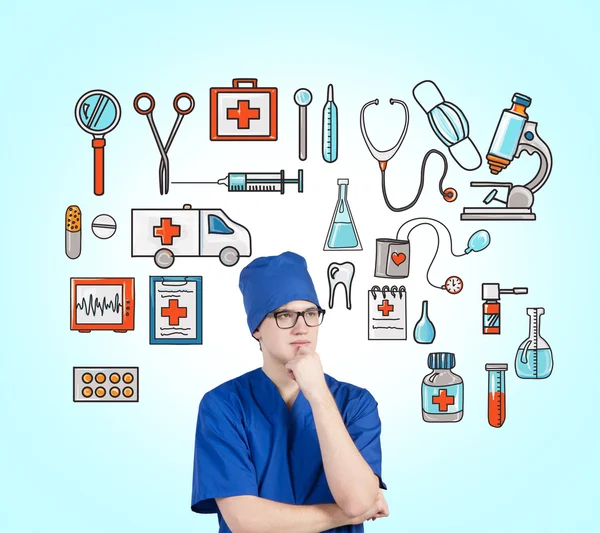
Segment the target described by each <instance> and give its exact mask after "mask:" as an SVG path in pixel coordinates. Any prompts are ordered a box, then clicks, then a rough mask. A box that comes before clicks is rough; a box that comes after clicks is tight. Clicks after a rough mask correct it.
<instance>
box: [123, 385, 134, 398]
mask: <svg viewBox="0 0 600 533" xmlns="http://www.w3.org/2000/svg"><path fill="white" fill-rule="evenodd" d="M123 395H124V396H126V397H127V398H131V397H132V396H133V389H132V388H131V387H125V388H124V389H123Z"/></svg>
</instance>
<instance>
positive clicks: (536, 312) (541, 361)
mask: <svg viewBox="0 0 600 533" xmlns="http://www.w3.org/2000/svg"><path fill="white" fill-rule="evenodd" d="M544 313H545V309H544V308H543V307H528V308H527V314H528V315H529V337H527V338H526V339H525V340H524V341H523V342H522V343H521V344H520V346H519V349H518V350H517V356H516V357H515V371H516V372H517V376H519V377H520V378H522V379H545V378H547V377H548V376H549V375H550V374H551V373H552V368H553V367H554V359H553V357H552V350H551V349H550V345H549V344H548V343H547V342H546V340H545V339H544V338H542V335H541V333H540V321H541V318H542V315H543V314H544Z"/></svg>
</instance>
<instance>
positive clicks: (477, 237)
mask: <svg viewBox="0 0 600 533" xmlns="http://www.w3.org/2000/svg"><path fill="white" fill-rule="evenodd" d="M490 240H491V239H490V234H489V233H488V232H487V231H486V230H484V229H480V230H479V231H476V232H475V233H473V235H471V238H470V239H469V242H468V244H467V248H466V249H465V254H468V253H470V252H481V250H485V249H486V248H487V247H488V245H489V244H490Z"/></svg>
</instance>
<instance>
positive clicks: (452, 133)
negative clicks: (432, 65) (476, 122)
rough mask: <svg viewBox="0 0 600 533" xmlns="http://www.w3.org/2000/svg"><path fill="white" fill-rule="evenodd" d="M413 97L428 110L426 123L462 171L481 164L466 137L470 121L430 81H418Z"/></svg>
mask: <svg viewBox="0 0 600 533" xmlns="http://www.w3.org/2000/svg"><path fill="white" fill-rule="evenodd" d="M413 96H414V97H415V100H416V101H417V103H418V104H419V105H420V106H421V108H422V109H423V111H425V113H427V118H428V120H429V124H430V126H431V128H432V129H433V133H435V135H436V136H437V138H438V139H439V140H440V141H442V143H444V145H445V146H447V147H448V149H449V151H450V155H451V156H452V157H453V159H454V161H456V162H457V163H458V165H459V166H460V167H461V168H463V169H465V170H475V169H477V168H479V167H480V166H481V155H480V154H479V151H478V150H477V147H476V146H475V144H473V141H472V140H471V139H470V138H469V121H468V120H467V117H466V116H465V114H464V113H463V112H462V111H461V109H460V108H459V107H458V106H457V105H455V104H453V103H451V102H447V101H446V100H445V99H444V97H443V95H442V93H441V91H440V90H439V88H438V86H437V85H436V84H435V83H434V82H432V81H431V80H425V81H422V82H421V83H418V84H417V85H416V86H415V87H414V89H413Z"/></svg>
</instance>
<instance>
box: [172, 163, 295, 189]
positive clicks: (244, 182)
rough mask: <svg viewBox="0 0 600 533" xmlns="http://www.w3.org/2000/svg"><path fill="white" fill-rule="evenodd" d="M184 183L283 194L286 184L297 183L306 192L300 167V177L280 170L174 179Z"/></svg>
mask: <svg viewBox="0 0 600 533" xmlns="http://www.w3.org/2000/svg"><path fill="white" fill-rule="evenodd" d="M176 183H177V184H180V185H181V184H184V185H197V184H206V185H225V186H226V187H227V191H229V192H278V193H280V194H283V193H284V192H285V186H286V185H294V184H296V185H297V187H298V192H304V170H303V169H301V168H300V169H298V178H297V179H291V178H286V177H285V171H284V170H280V171H279V172H230V173H229V174H227V176H225V177H224V178H221V179H220V180H217V181H174V182H173V184H176Z"/></svg>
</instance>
